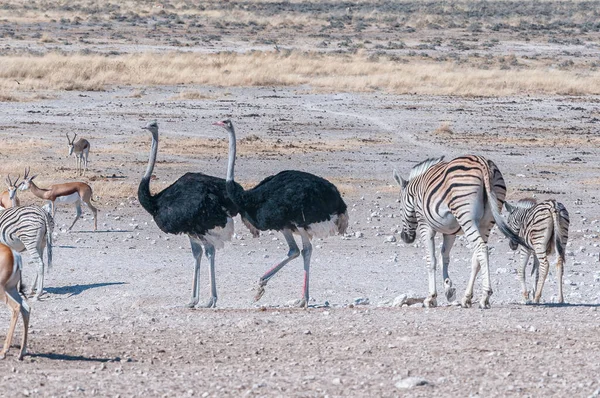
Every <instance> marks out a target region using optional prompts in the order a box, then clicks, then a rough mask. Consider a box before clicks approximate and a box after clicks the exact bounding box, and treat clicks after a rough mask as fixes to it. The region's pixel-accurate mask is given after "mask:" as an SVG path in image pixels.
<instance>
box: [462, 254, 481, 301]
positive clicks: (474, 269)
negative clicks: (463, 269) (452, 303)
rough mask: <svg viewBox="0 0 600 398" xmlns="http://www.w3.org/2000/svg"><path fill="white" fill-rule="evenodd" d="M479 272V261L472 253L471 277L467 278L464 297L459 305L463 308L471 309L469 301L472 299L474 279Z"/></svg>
mask: <svg viewBox="0 0 600 398" xmlns="http://www.w3.org/2000/svg"><path fill="white" fill-rule="evenodd" d="M478 272H479V260H478V259H477V252H474V253H473V256H472V257H471V276H470V277H469V282H468V283H467V290H466V291H465V296H464V297H463V299H462V301H461V305H462V307H463V308H469V307H471V300H472V299H473V287H474V286H475V279H476V278H477V273H478Z"/></svg>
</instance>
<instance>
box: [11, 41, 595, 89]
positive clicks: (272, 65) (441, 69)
mask: <svg viewBox="0 0 600 398" xmlns="http://www.w3.org/2000/svg"><path fill="white" fill-rule="evenodd" d="M14 80H19V81H20V82H21V86H20V87H22V88H24V89H62V90H102V89H104V87H105V85H110V84H120V85H176V84H181V83H183V84H206V85H217V86H228V87H232V86H289V85H303V84H310V85H311V86H312V87H315V88H325V89H332V90H337V91H357V92H361V91H373V90H384V91H388V92H393V93H397V94H406V93H416V94H438V95H439V94H442V95H477V96H506V95H517V94H528V93H539V94H600V72H599V71H586V72H585V73H581V71H576V70H553V69H548V68H547V67H545V66H539V67H531V68H530V69H526V70H500V69H490V70H481V69H477V68H473V67H468V66H465V65H459V66H457V65H453V64H437V63H431V62H430V61H427V60H420V61H415V62H414V63H410V64H400V63H396V62H393V61H389V60H380V61H379V62H376V63H374V62H370V61H369V60H368V57H367V56H366V54H363V53H358V54H355V55H340V54H318V53H312V52H291V53H290V54H281V53H277V52H253V53H249V54H238V53H229V52H225V53H217V54H196V53H171V54H154V53H144V54H129V55H117V56H110V57H109V56H101V55H81V54H70V55H64V54H56V53H51V54H47V55H44V56H41V57H40V56H29V55H14V56H5V57H3V68H2V69H1V70H0V89H1V88H3V87H12V86H14ZM181 95H183V96H185V95H188V94H181ZM190 95H192V96H193V95H194V94H190Z"/></svg>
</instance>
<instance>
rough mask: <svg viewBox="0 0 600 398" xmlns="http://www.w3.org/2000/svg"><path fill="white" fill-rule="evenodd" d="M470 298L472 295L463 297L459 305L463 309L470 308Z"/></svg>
mask: <svg viewBox="0 0 600 398" xmlns="http://www.w3.org/2000/svg"><path fill="white" fill-rule="evenodd" d="M472 298H473V296H472V295H470V296H465V297H463V298H462V301H461V302H460V305H461V306H462V307H463V308H471V299H472Z"/></svg>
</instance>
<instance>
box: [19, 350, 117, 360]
mask: <svg viewBox="0 0 600 398" xmlns="http://www.w3.org/2000/svg"><path fill="white" fill-rule="evenodd" d="M27 356H29V357H32V358H46V359H52V360H58V361H81V362H118V361H120V360H121V358H119V357H115V358H94V357H85V356H83V355H68V354H57V353H55V352H48V353H40V354H32V353H27Z"/></svg>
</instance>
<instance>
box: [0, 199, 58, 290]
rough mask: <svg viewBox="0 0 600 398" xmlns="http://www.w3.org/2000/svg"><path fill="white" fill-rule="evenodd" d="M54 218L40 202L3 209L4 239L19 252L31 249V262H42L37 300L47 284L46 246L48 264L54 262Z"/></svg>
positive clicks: (1, 226) (35, 286)
mask: <svg viewBox="0 0 600 398" xmlns="http://www.w3.org/2000/svg"><path fill="white" fill-rule="evenodd" d="M53 229H54V220H53V219H52V216H51V215H50V214H49V213H47V212H46V211H45V210H44V209H42V208H41V207H40V206H34V205H31V206H21V207H11V208H9V209H6V210H4V211H2V212H1V213H0V243H4V244H5V245H7V246H8V247H10V248H11V249H13V250H14V251H16V252H23V251H27V253H29V256H30V259H29V262H30V263H33V264H36V263H37V265H38V272H37V274H36V276H35V279H34V281H33V284H32V286H31V291H30V292H29V294H30V295H31V294H33V292H36V294H35V297H34V300H37V299H38V298H39V297H40V296H41V294H42V290H43V288H44V261H43V254H44V247H45V248H46V250H47V261H48V267H50V266H51V265H52V231H53Z"/></svg>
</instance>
